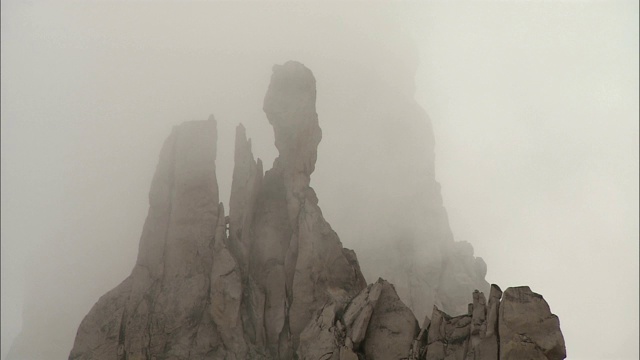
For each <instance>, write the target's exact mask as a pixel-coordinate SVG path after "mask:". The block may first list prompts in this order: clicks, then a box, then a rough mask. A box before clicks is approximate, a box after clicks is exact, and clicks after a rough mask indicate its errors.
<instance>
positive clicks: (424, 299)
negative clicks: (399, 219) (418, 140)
mask: <svg viewBox="0 0 640 360" xmlns="http://www.w3.org/2000/svg"><path fill="white" fill-rule="evenodd" d="M315 99H316V90H315V78H314V77H313V74H312V73H311V71H310V70H309V69H307V68H306V67H304V65H302V64H300V63H296V62H288V63H286V64H284V65H281V66H280V65H276V66H274V69H273V75H272V78H271V84H270V85H269V89H268V91H267V94H266V96H265V100H264V107H263V108H264V111H265V113H266V115H267V118H268V120H269V122H270V123H271V124H272V125H273V127H274V133H275V145H276V147H277V148H278V151H279V157H278V158H276V160H275V161H274V164H273V167H272V169H270V170H268V171H267V172H266V173H264V174H263V166H262V162H261V161H260V160H259V159H257V160H255V159H254V157H253V154H252V151H251V141H250V140H247V136H246V131H245V129H244V127H243V126H242V125H240V126H238V127H237V129H236V145H235V168H234V172H233V182H232V189H231V199H230V207H229V216H225V210H224V207H223V205H222V204H221V203H219V199H218V187H217V180H216V173H215V156H216V137H217V135H216V121H215V119H213V117H211V118H210V119H209V120H207V121H194V122H187V123H184V124H182V125H180V126H177V127H175V128H174V130H173V132H172V133H171V135H170V136H169V138H168V139H167V140H166V141H165V144H164V146H163V148H162V151H161V154H160V160H159V163H158V167H157V169H156V173H155V176H154V179H153V181H152V184H151V191H150V194H149V204H150V207H149V214H148V217H147V220H146V222H145V225H144V229H143V233H142V237H141V239H140V246H139V254H138V259H137V262H136V265H135V267H134V269H133V270H132V272H131V275H130V276H129V277H127V278H126V279H125V280H124V281H123V282H122V283H121V284H120V285H118V286H117V287H116V288H115V289H113V290H111V291H110V292H108V293H107V294H105V295H104V296H102V297H101V298H100V300H99V301H98V302H97V303H96V304H95V305H94V307H93V308H92V309H91V311H90V312H89V314H88V315H87V316H86V317H85V318H84V320H83V321H82V323H81V325H80V327H79V329H78V332H77V336H76V340H75V344H74V347H73V349H72V351H71V354H70V356H69V358H70V359H114V358H115V359H118V360H124V359H129V360H132V359H156V360H159V359H231V360H234V359H237V360H240V359H265V360H267V359H269V360H272V359H273V360H275V359H282V360H284V359H294V358H298V359H313V360H316V359H317V360H320V359H323V360H362V359H368V360H393V359H412V360H424V359H430V360H440V359H442V360H444V359H447V360H451V359H459V360H465V359H492V360H493V359H498V356H499V355H500V358H501V359H515V358H522V357H532V358H536V356H537V357H540V356H543V357H544V358H548V359H562V358H564V354H565V351H564V341H563V339H562V334H561V333H560V329H559V324H558V320H557V317H555V315H552V314H551V313H550V311H549V307H548V305H547V304H546V302H544V300H543V299H542V297H541V296H539V295H537V294H535V293H532V292H531V291H530V290H529V289H528V288H514V289H507V291H506V292H505V296H504V300H503V301H502V304H501V303H500V298H501V296H502V291H501V290H500V288H499V287H497V286H495V285H492V287H491V293H490V296H489V300H488V302H487V301H486V298H485V296H484V294H483V293H482V292H480V291H478V290H476V291H475V292H473V295H472V298H473V304H469V306H468V307H467V306H466V305H465V306H464V308H465V309H468V311H467V312H468V313H467V314H464V315H460V316H455V317H451V316H449V315H447V314H446V313H445V312H444V311H441V310H439V309H438V307H437V306H435V305H434V306H433V309H434V310H433V313H432V317H431V319H429V317H427V316H426V315H422V316H421V318H422V317H423V316H424V322H423V325H422V328H420V327H419V326H418V322H417V320H416V317H415V316H414V313H413V312H412V311H411V309H410V308H409V307H408V306H407V305H405V303H404V302H403V301H402V298H401V296H399V294H398V292H396V288H395V287H394V285H392V284H391V283H390V282H387V281H385V280H382V279H381V278H380V279H379V280H378V281H377V282H376V283H374V284H371V285H369V286H366V282H365V279H364V277H363V275H362V273H361V271H360V266H359V263H358V259H357V257H356V255H355V253H354V252H353V251H351V250H349V249H345V248H343V247H342V244H341V242H340V239H339V238H338V236H337V234H336V233H335V232H334V231H333V230H332V228H331V226H330V225H329V224H328V223H327V222H326V221H325V219H324V217H323V215H322V212H321V210H320V208H319V207H318V199H317V197H316V194H315V192H314V190H313V189H312V188H311V187H310V177H311V173H312V172H313V170H314V168H315V163H316V157H317V146H318V143H319V142H320V139H321V137H322V133H321V130H320V127H319V125H318V115H317V113H316V109H315ZM434 181H435V180H434ZM434 194H436V195H437V196H439V188H438V192H436V193H434ZM432 195H433V194H432ZM434 206H435V207H434V208H433V209H432V210H433V211H435V212H436V214H431V215H429V216H432V215H433V217H432V218H430V219H431V220H429V221H430V222H429V221H428V223H429V224H431V225H429V226H431V228H429V229H431V230H429V231H431V232H428V231H427V233H429V234H431V235H433V236H434V239H435V240H433V241H434V242H429V244H430V245H429V244H427V245H428V247H429V248H430V249H431V250H433V252H432V253H429V254H424V253H420V254H421V255H424V256H423V257H422V258H421V259H422V261H423V263H418V262H417V259H418V258H420V257H415V256H413V257H411V258H410V259H409V260H408V261H407V264H408V265H407V266H408V267H406V268H402V269H400V270H401V271H400V272H398V273H397V274H396V275H397V277H396V278H398V279H400V281H401V282H403V287H402V289H404V290H405V291H408V292H406V293H405V295H406V296H408V299H410V300H411V301H412V304H413V305H414V308H419V307H422V306H424V304H432V303H434V302H436V303H443V304H445V306H447V308H450V309H454V310H456V311H457V310H459V309H461V308H463V306H462V305H461V304H462V303H463V302H465V301H463V300H461V297H462V295H461V294H462V292H463V291H466V289H468V288H469V287H471V286H475V285H478V284H479V285H483V284H484V283H483V282H484V274H485V273H486V266H485V265H484V262H483V261H482V260H481V259H479V258H475V257H474V256H473V249H472V248H471V246H470V245H469V244H467V243H464V242H453V240H452V239H451V236H450V231H449V230H448V225H446V214H445V213H444V212H443V211H444V208H442V206H441V201H440V202H439V203H438V202H437V203H436V204H435V205H434ZM434 209H435V210H434ZM445 225H446V226H445ZM401 240H402V239H401ZM434 244H435V245H434ZM410 249H411V248H410V247H407V248H405V249H401V252H402V251H408V250H410ZM401 252H400V253H401ZM403 266H404V265H403ZM387 270H388V268H387ZM387 270H384V269H383V272H384V271H387ZM409 270H411V271H413V272H407V271H409ZM434 276H435V277H437V281H435V282H433V283H431V282H429V281H432V280H433V279H432V277H434ZM420 279H422V280H425V281H427V282H428V283H429V284H431V285H428V286H427V287H425V286H426V285H425V284H426V283H424V284H423V283H420V281H422V280H420ZM433 284H436V285H433ZM434 286H435V287H434ZM467 295H468V293H467ZM419 304H421V305H419ZM465 304H466V302H465Z"/></svg>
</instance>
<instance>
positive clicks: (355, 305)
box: [297, 279, 420, 360]
mask: <svg viewBox="0 0 640 360" xmlns="http://www.w3.org/2000/svg"><path fill="white" fill-rule="evenodd" d="M419 331H420V327H419V326H418V322H417V321H416V318H415V317H414V316H413V313H412V312H411V310H410V309H409V308H408V307H407V306H406V305H405V304H404V303H403V302H402V301H401V300H400V298H399V297H398V294H397V293H396V291H395V289H394V287H393V285H391V284H390V283H388V282H387V281H385V280H382V279H378V281H377V282H376V283H374V284H371V285H369V286H368V287H367V288H365V289H363V290H362V291H361V292H360V294H358V295H357V296H356V297H355V298H353V299H352V300H351V301H349V302H348V303H346V304H345V303H344V302H341V301H340V300H332V302H331V303H330V304H329V305H327V306H325V307H324V308H323V309H322V310H321V311H318V312H317V313H316V316H315V317H314V319H313V321H312V322H311V323H309V325H308V326H307V327H306V328H305V329H304V331H303V332H302V335H301V337H300V346H299V348H298V353H297V355H298V358H299V359H351V358H352V359H358V358H365V359H372V360H373V359H406V358H407V356H408V355H409V354H410V352H411V349H412V346H413V343H414V339H415V338H416V336H417V335H418V332H419Z"/></svg>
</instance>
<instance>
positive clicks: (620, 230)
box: [1, 1, 640, 359]
mask: <svg viewBox="0 0 640 360" xmlns="http://www.w3.org/2000/svg"><path fill="white" fill-rule="evenodd" d="M1 16H2V18H1V22H2V25H1V26H2V28H1V30H2V34H1V44H2V55H1V56H2V58H1V60H2V65H1V66H2V70H1V77H2V79H1V81H2V95H1V96H2V98H1V101H2V110H1V130H2V131H1V137H2V138H1V140H2V143H1V150H2V155H1V161H2V165H1V166H2V189H1V190H2V208H1V210H2V227H1V232H2V234H1V240H2V241H1V244H2V344H1V345H2V346H1V347H2V359H4V358H6V356H7V353H8V351H9V348H10V347H11V344H12V342H13V341H14V339H15V338H16V336H17V335H18V334H19V333H20V331H21V330H23V329H22V324H23V321H25V322H28V321H31V322H32V323H38V322H42V323H43V326H42V327H41V328H40V329H38V330H33V331H34V332H32V333H30V334H29V336H30V338H32V339H34V341H37V342H50V343H51V344H52V345H51V346H52V347H57V348H58V349H59V352H60V353H61V354H65V353H66V354H68V352H69V350H70V349H71V346H72V342H73V337H74V336H75V332H76V330H77V327H78V324H79V322H80V320H81V319H82V317H83V316H84V315H85V314H86V313H87V312H88V311H89V309H90V308H91V306H92V305H93V304H94V303H95V302H96V301H97V300H98V298H99V297H100V296H101V295H102V294H104V293H105V292H107V291H108V290H110V289H111V288H113V287H114V286H116V285H117V284H118V283H119V282H120V281H122V280H123V279H124V278H125V277H126V276H127V275H128V274H129V273H130V271H131V268H132V266H133V264H134V263H135V259H136V255H137V251H138V241H139V238H140V233H141V230H142V224H143V222H144V219H145V216H146V213H147V209H148V191H149V184H150V183H151V178H152V175H153V172H154V169H155V166H156V163H157V161H158V153H159V151H160V147H161V145H162V142H163V140H164V139H165V137H166V136H167V135H169V133H170V131H171V128H172V126H174V125H177V124H179V123H181V122H183V121H188V120H196V119H206V118H207V117H208V116H209V115H210V114H213V115H214V116H215V117H216V119H217V121H218V134H219V136H218V152H217V160H216V167H217V178H218V183H219V189H220V199H221V201H223V202H224V203H225V205H226V204H228V199H229V192H230V184H231V174H232V170H233V140H234V129H235V127H236V125H237V124H238V123H242V124H243V125H244V126H245V127H246V128H247V135H248V136H249V137H251V138H252V145H253V153H254V155H256V156H257V157H260V158H261V159H262V160H263V162H264V164H265V166H266V167H267V168H268V167H270V164H271V163H272V162H273V160H274V158H275V157H276V155H277V151H276V149H275V146H274V145H273V142H274V139H273V130H272V128H271V126H270V125H269V123H268V121H267V119H266V117H265V115H264V113H263V111H262V101H263V98H264V94H265V91H266V89H267V86H268V83H269V76H270V74H271V67H272V66H273V65H274V64H281V63H284V62H286V61H288V60H297V61H300V62H302V63H303V64H305V65H306V66H307V67H308V68H309V69H311V70H312V71H313V73H314V75H315V78H316V79H317V90H318V100H317V102H318V103H317V111H318V115H319V119H320V120H319V121H320V127H321V128H322V130H323V139H322V142H321V143H320V146H319V149H318V162H317V164H316V171H315V172H314V174H313V175H312V178H311V185H312V186H313V187H314V189H315V190H316V192H317V194H318V197H319V199H320V206H321V207H322V211H323V214H324V216H325V217H326V219H327V221H328V222H329V223H331V225H332V226H333V228H334V229H335V230H336V232H337V233H338V235H339V236H340V239H341V240H342V243H343V244H344V245H345V246H346V247H349V248H353V249H354V250H355V251H356V253H357V254H358V255H359V256H360V254H361V253H366V252H367V251H372V250H371V249H375V248H376V247H377V245H378V244H379V243H382V242H384V241H388V240H389V239H388V237H389V236H391V235H389V234H393V233H394V231H396V230H397V229H391V228H389V229H382V230H381V229H376V228H375V226H374V225H375V224H371V221H367V219H378V218H383V217H393V216H396V217H398V218H399V219H400V218H402V219H403V220H402V221H404V222H411V221H418V220H417V219H414V218H413V217H415V216H417V215H415V214H416V210H417V209H415V208H412V205H411V203H408V202H406V201H402V199H405V198H406V197H407V196H408V195H409V194H410V193H411V191H410V189H409V188H411V187H413V186H419V183H420V176H419V175H420V171H418V170H415V172H413V171H414V169H417V168H419V167H420V163H421V162H422V161H423V157H424V156H425V155H424V151H422V150H420V151H416V152H407V151H404V150H403V149H405V147H403V144H405V143H411V144H416V148H418V149H420V144H421V143H423V142H425V141H423V136H424V138H426V137H427V136H429V135H428V134H429V133H430V132H431V131H432V132H433V134H434V137H435V144H436V145H435V152H436V158H435V164H436V168H435V174H436V178H437V179H438V181H439V182H440V184H441V185H442V194H443V201H444V206H445V207H446V209H447V212H448V216H449V222H450V225H451V228H452V231H453V234H454V237H455V239H456V240H464V241H468V242H470V243H471V244H472V245H473V247H474V249H475V255H476V256H480V257H482V258H483V259H484V260H485V261H486V263H487V265H488V273H487V276H486V278H487V281H489V282H490V283H497V284H499V285H500V286H501V287H503V288H506V287H508V286H518V285H529V286H530V287H531V288H532V290H533V291H535V292H538V293H540V294H542V295H543V296H544V297H545V299H546V300H547V301H548V302H549V304H550V306H551V310H552V311H553V312H554V313H555V314H557V315H558V316H559V318H560V324H561V328H562V330H563V334H564V337H565V339H566V346H567V354H568V358H569V359H634V358H638V356H639V353H638V340H637V339H638V336H639V330H638V318H639V314H638V304H639V298H638V282H639V278H638V272H639V269H638V250H639V249H638V238H639V236H640V235H639V228H638V221H637V219H638V216H639V213H638V197H639V194H638V187H637V184H638V150H639V149H638V136H639V132H638V117H639V111H638V95H639V94H638V40H639V38H638V4H637V3H636V2H633V1H627V2H607V3H601V2H566V3H559V4H556V3H548V2H539V3H536V2H516V3H502V2H495V3H494V2H486V3H485V2H455V3H449V2H428V3H424V4H422V3H395V2H394V3H375V4H373V5H372V4H365V3H355V2H354V3H328V4H321V3H306V2H305V3H284V2H277V3H257V2H256V3H253V2H251V3H249V2H247V3H245V2H237V3H230V2H215V3H205V2H190V3H186V4H179V3H171V2H163V3H150V2H149V3H147V2H132V3H124V2H122V3H120V2H94V3H75V2H68V3H67V2H64V3H63V2H60V3H55V4H53V3H50V2H33V1H32V2H20V1H3V2H2V15H1ZM393 94H398V96H399V95H406V94H409V95H411V94H413V96H414V98H415V99H416V101H417V102H418V103H419V104H420V105H421V106H422V107H423V108H424V109H425V111H426V112H427V113H428V114H429V117H430V119H431V123H432V126H433V128H432V129H431V128H430V125H429V124H426V123H425V124H423V126H422V127H417V128H412V129H407V128H403V125H404V123H403V122H402V119H395V117H394V114H393V112H392V111H391V110H393V109H391V110H389V109H387V108H385V104H386V103H387V102H388V103H391V99H385V98H384V97H382V96H383V95H384V96H393ZM385 111H386V112H389V113H388V114H387V113H385V114H381V112H385ZM354 114H357V116H355V115H354ZM367 119H371V120H369V121H367ZM379 119H390V120H389V121H387V122H385V121H383V120H379ZM407 133H410V134H412V136H411V137H410V138H409V137H406V136H405V134H407ZM394 170H397V171H403V174H412V175H411V176H405V177H403V178H400V177H398V176H397V175H396V174H397V173H398V172H397V171H394ZM347 175H348V176H347ZM363 194H370V196H366V197H365V196H364V195H363ZM394 199H395V200H394ZM398 221H399V222H402V221H400V220H398ZM373 234H379V236H373ZM365 275H367V281H368V282H372V281H375V280H376V279H375V278H373V277H372V276H373V275H372V274H365ZM53 326H55V327H56V328H57V331H56V332H55V333H53V334H52V333H50V332H47V330H48V329H50V328H51V327H53ZM602 328H604V329H606V330H601V331H597V330H596V329H602ZM38 331H40V332H38ZM36 339H37V340H36Z"/></svg>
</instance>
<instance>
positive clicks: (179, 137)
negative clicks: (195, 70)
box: [69, 118, 233, 359]
mask: <svg viewBox="0 0 640 360" xmlns="http://www.w3.org/2000/svg"><path fill="white" fill-rule="evenodd" d="M215 156H216V121H215V120H214V119H213V118H210V119H209V120H207V121H194V122H187V123H184V124H182V125H180V126H177V127H175V128H174V129H173V132H172V133H171V135H170V136H169V138H168V139H167V140H166V141H165V143H164V146H163V148H162V151H161V154H160V161H159V163H158V167H157V169H156V173H155V176H154V178H153V181H152V184H151V191H150V193H149V214H148V216H147V220H146V222H145V226H144V229H143V232H142V237H141V239H140V250H139V254H138V260H137V262H136V265H135V267H134V269H133V271H132V272H131V275H130V276H129V277H128V278H127V279H126V280H125V281H124V282H122V283H121V284H120V285H118V286H117V287H116V288H115V289H114V290H112V291H110V292H109V293H107V294H106V295H105V296H103V297H102V298H101V299H100V300H99V301H98V303H97V304H96V305H95V306H94V307H93V308H92V309H91V311H90V312H89V314H88V315H87V316H86V317H85V319H84V320H83V321H82V323H81V324H80V328H79V329H78V333H77V336H76V340H75V344H74V347H73V350H72V351H71V354H70V356H69V358H70V359H102V358H114V357H116V356H117V358H118V359H125V358H127V359H135V358H152V357H154V356H155V357H158V356H163V357H167V358H171V357H174V358H186V357H188V356H194V357H200V358H207V356H208V355H207V354H211V352H212V351H213V352H214V353H217V354H222V353H224V352H225V351H226V350H224V347H223V346H220V345H221V344H220V341H221V338H220V334H219V333H218V332H217V331H216V330H215V329H214V328H213V326H212V322H211V321H210V315H209V314H210V312H209V308H210V303H209V298H210V294H209V287H210V285H211V281H210V280H211V274H212V260H213V257H214V256H213V253H214V247H215V245H214V244H215V241H216V240H217V241H221V239H215V236H216V226H215V225H216V224H217V223H218V220H219V216H222V217H223V218H224V215H223V214H221V213H220V210H221V207H220V206H219V203H218V186H217V180H216V176H215ZM218 236H220V235H219V234H218ZM217 256H218V257H224V253H222V252H221V253H218V254H217ZM227 291H231V292H232V291H233V290H232V289H231V288H229V289H228V290H227ZM213 313H216V311H213ZM212 349H219V350H212Z"/></svg>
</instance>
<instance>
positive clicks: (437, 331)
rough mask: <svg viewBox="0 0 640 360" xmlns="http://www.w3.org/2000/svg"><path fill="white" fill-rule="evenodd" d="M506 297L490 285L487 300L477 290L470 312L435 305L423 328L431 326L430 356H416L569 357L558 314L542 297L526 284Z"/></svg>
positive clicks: (465, 359)
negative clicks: (448, 310) (446, 310)
mask: <svg viewBox="0 0 640 360" xmlns="http://www.w3.org/2000/svg"><path fill="white" fill-rule="evenodd" d="M502 295H503V294H502V291H501V290H500V288H499V287H498V286H497V285H491V293H490V294H489V301H488V303H486V302H485V301H484V300H485V297H484V294H483V293H482V292H479V291H475V292H474V293H473V303H472V304H469V312H468V314H465V315H459V316H455V317H451V316H449V315H447V314H446V313H444V312H443V311H441V310H439V309H438V308H437V307H435V306H434V309H433V314H432V318H431V323H430V324H429V325H427V326H426V327H423V330H424V329H425V328H426V329H428V337H427V341H426V355H421V356H423V357H422V358H420V357H416V359H427V360H444V359H447V360H449V359H451V360H453V359H456V360H496V359H501V360H503V359H513V360H515V359H549V360H551V359H564V358H565V357H566V351H565V347H564V338H563V336H562V332H561V331H560V324H559V322H558V317H557V316H555V315H553V314H551V311H550V310H549V305H548V304H547V303H546V301H544V299H543V298H542V296H540V295H538V294H536V293H533V292H532V291H531V290H530V289H529V288H528V287H526V286H523V287H516V288H508V289H507V290H506V291H505V292H504V297H503V298H502V301H500V298H501V297H502ZM417 340H419V341H418V343H420V342H422V339H417ZM419 353H420V354H423V352H422V351H420V352H419Z"/></svg>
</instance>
